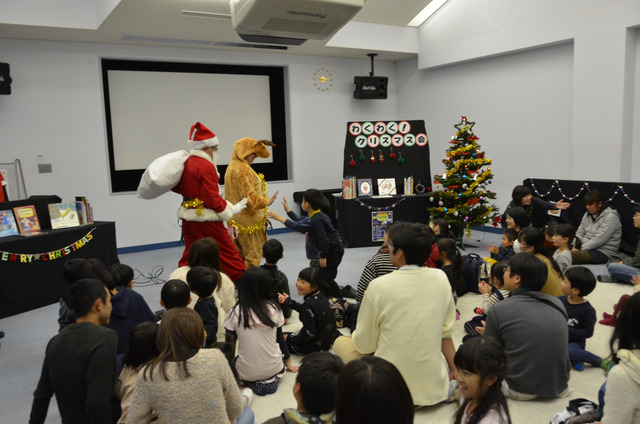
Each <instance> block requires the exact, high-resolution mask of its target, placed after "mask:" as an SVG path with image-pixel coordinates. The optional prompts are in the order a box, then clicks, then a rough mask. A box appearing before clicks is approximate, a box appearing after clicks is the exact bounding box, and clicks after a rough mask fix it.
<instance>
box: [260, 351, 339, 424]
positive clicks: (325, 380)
mask: <svg viewBox="0 0 640 424" xmlns="http://www.w3.org/2000/svg"><path fill="white" fill-rule="evenodd" d="M343 367H344V363H343V362H342V359H340V358H338V357H337V356H335V355H333V354H331V353H329V352H314V353H311V354H309V355H307V356H305V357H304V358H302V361H301V363H300V369H299V371H298V375H297V376H296V382H295V384H294V385H293V397H295V398H296V402H297V403H298V406H297V408H295V409H294V408H287V409H285V410H284V412H282V414H281V415H280V416H278V417H275V418H271V419H270V420H267V421H265V422H264V424H288V423H300V424H302V423H308V424H323V423H327V424H331V423H333V422H335V416H334V409H335V396H336V385H337V382H338V374H340V370H342V368H343Z"/></svg>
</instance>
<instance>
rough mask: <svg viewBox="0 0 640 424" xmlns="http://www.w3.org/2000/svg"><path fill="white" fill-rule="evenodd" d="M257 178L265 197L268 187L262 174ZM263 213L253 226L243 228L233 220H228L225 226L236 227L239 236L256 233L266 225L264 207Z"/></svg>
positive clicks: (266, 217)
mask: <svg viewBox="0 0 640 424" xmlns="http://www.w3.org/2000/svg"><path fill="white" fill-rule="evenodd" d="M258 177H260V186H261V188H262V195H263V196H266V195H267V192H268V191H269V187H268V186H267V182H266V181H265V180H264V174H263V173H259V174H258ZM263 211H264V215H263V216H262V219H261V220H260V221H258V222H257V223H256V224H254V225H251V226H248V227H245V226H243V225H240V224H238V223H237V222H236V221H235V220H234V219H233V218H232V219H230V220H228V221H227V224H228V225H229V227H236V228H237V229H238V232H239V233H240V234H253V233H255V232H256V231H258V230H261V229H263V228H264V226H265V225H266V224H267V221H268V220H269V217H268V216H267V212H268V209H267V208H266V207H265V208H264V209H263Z"/></svg>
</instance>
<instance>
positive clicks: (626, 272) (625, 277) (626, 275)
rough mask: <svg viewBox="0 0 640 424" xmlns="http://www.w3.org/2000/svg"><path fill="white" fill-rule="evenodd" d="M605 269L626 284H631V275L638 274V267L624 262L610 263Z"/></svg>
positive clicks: (639, 272)
mask: <svg viewBox="0 0 640 424" xmlns="http://www.w3.org/2000/svg"><path fill="white" fill-rule="evenodd" d="M607 270H608V271H609V274H611V276H612V277H614V278H617V279H618V280H620V281H621V282H623V283H627V284H633V283H632V282H631V277H633V276H634V275H637V274H640V269H638V268H636V267H635V266H630V265H624V264H611V265H609V266H608V267H607Z"/></svg>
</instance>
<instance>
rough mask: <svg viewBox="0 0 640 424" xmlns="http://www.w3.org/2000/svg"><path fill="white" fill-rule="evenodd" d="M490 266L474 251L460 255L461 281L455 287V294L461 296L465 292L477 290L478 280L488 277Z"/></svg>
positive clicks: (475, 291)
mask: <svg viewBox="0 0 640 424" xmlns="http://www.w3.org/2000/svg"><path fill="white" fill-rule="evenodd" d="M490 270H491V267H489V264H488V263H486V262H485V261H484V259H482V258H481V257H480V256H478V255H476V254H475V253H468V254H466V255H462V282H461V283H460V284H458V287H456V294H457V295H458V296H462V295H463V294H465V293H469V292H473V293H480V292H479V291H478V283H479V282H480V280H485V279H487V278H489V272H490Z"/></svg>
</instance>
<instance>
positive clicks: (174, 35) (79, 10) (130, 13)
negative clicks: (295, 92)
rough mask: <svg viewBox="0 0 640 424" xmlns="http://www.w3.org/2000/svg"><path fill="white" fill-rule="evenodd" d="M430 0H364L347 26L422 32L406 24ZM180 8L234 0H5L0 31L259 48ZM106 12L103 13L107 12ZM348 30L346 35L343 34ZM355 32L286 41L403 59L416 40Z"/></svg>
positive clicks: (321, 52) (220, 8) (213, 7)
mask: <svg viewBox="0 0 640 424" xmlns="http://www.w3.org/2000/svg"><path fill="white" fill-rule="evenodd" d="M430 1H431V0H366V3H365V6H364V8H363V9H362V10H361V11H360V12H359V13H358V14H357V15H356V17H355V18H354V19H353V22H352V23H350V24H347V26H345V28H343V30H345V31H346V30H347V28H348V27H349V26H350V25H352V26H353V27H357V28H359V29H362V28H366V26H363V24H375V25H371V28H370V29H373V30H374V32H370V34H378V35H379V34H380V32H385V30H386V29H388V30H390V31H389V34H399V33H398V31H402V33H401V35H402V36H404V37H405V38H406V37H407V36H408V37H409V38H411V37H412V36H414V37H417V29H416V28H408V27H406V24H407V23H408V22H409V21H411V19H413V17H414V16H415V15H416V14H418V13H419V12H420V11H421V10H422V9H423V8H424V7H425V6H426V5H427V4H428V3H429V2H430ZM111 9H113V10H112V11H111ZM183 10H189V11H200V12H207V13H219V14H223V15H228V14H229V1H228V0H93V1H91V0H57V1H52V0H0V38H14V39H28V40H53V41H76V42H91V43H109V44H127V45H132V44H133V45H152V46H173V47H189V48H201V49H223V50H240V51H253V50H254V48H252V47H248V48H247V47H227V46H220V45H214V44H213V43H220V42H222V43H242V44H245V45H248V44H249V43H247V42H245V41H243V40H242V39H241V38H240V37H239V36H238V35H237V34H236V32H235V31H234V30H233V28H232V25H231V20H230V18H227V19H217V18H211V17H193V16H183V15H182V11H183ZM109 11H111V12H110V13H109ZM104 16H106V19H104V20H102V19H103V18H104ZM356 23H359V24H356ZM378 25H383V26H382V27H379V26H378ZM341 31H342V30H341ZM345 33H347V34H348V35H347V36H345V35H344V34H345ZM366 33H367V32H366V31H365V32H362V34H365V35H366ZM414 33H415V35H413V34H414ZM353 34H354V32H353V31H346V32H343V33H341V32H338V33H337V34H336V36H335V37H334V39H340V42H339V43H337V42H329V40H322V41H316V40H308V41H307V42H305V43H304V44H303V45H301V46H293V47H292V46H289V48H288V50H286V53H288V54H300V55H312V56H332V57H350V58H360V59H361V58H366V54H367V53H378V57H377V59H378V60H401V59H405V58H408V57H412V56H415V55H416V50H415V48H411V47H408V48H407V47H405V45H406V44H411V43H405V44H402V43H396V44H393V40H386V41H391V43H389V42H377V41H376V40H375V39H374V37H369V38H370V40H369V41H370V42H369V43H367V40H366V38H367V37H366V36H365V39H361V40H359V41H358V42H354V43H350V42H348V41H347V42H345V37H351V38H352V39H353V38H357V37H354V36H353ZM341 35H342V37H339V36H341ZM132 37H133V38H132ZM386 38H387V39H388V38H395V37H386ZM397 38H402V37H397ZM381 40H384V38H381ZM327 43H328V44H330V46H329V45H327ZM259 51H265V50H262V49H260V50H259ZM267 51H270V52H278V51H276V50H267Z"/></svg>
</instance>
